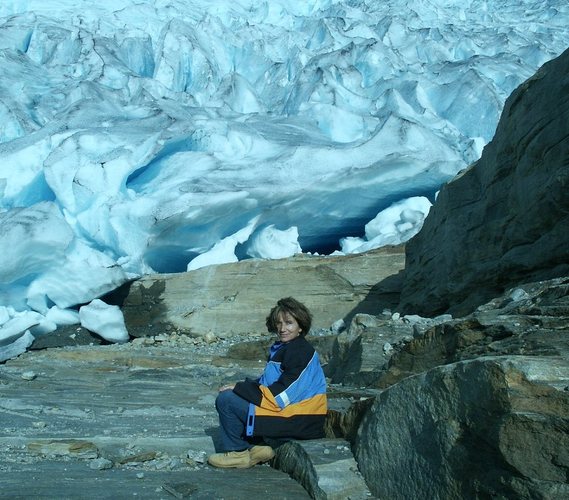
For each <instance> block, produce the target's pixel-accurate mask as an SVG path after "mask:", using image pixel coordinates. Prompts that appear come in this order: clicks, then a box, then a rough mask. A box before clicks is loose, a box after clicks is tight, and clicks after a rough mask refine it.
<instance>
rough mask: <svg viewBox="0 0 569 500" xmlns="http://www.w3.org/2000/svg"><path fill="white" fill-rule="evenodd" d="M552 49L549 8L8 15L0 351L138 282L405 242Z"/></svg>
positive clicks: (543, 1)
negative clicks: (210, 267)
mask: <svg viewBox="0 0 569 500" xmlns="http://www.w3.org/2000/svg"><path fill="white" fill-rule="evenodd" d="M568 40H569V5H568V4H567V2H566V0H522V1H520V0H518V1H513V0H495V1H484V0H461V1H457V0H447V1H443V0H406V1H404V0H385V1H381V2H380V1H372V0H304V1H292V0H289V1H284V0H271V1H258V0H257V1H252V0H232V1H216V0H208V1H205V0H145V1H142V0H98V1H97V2H92V1H90V0H4V1H3V2H2V4H1V5H0V62H1V67H2V70H1V71H0V91H1V92H0V117H1V120H0V194H1V196H0V249H1V251H2V252H3V255H4V259H3V260H2V261H0V350H1V349H2V348H3V347H4V348H8V347H9V346H13V344H14V342H16V341H17V340H18V339H19V338H20V337H22V340H21V341H20V343H19V345H23V346H25V347H23V349H25V348H26V347H27V346H28V345H29V335H26V336H25V341H23V340H24V335H25V334H29V333H30V332H31V334H32V335H35V336H37V335H44V334H48V333H49V332H51V331H53V330H55V329H56V328H57V326H58V325H64V324H75V323H80V322H81V314H80V310H81V308H82V307H86V306H89V305H90V304H91V305H90V307H91V309H94V310H95V311H100V313H99V318H100V319H99V321H100V322H101V324H104V323H105V321H104V317H105V315H106V313H105V308H104V307H100V306H101V305H100V304H99V302H96V303H94V304H93V301H95V300H97V299H99V298H100V297H102V296H103V295H104V294H105V293H107V292H109V291H111V290H114V289H115V288H117V287H118V286H120V285H121V284H123V283H125V282H127V281H129V280H132V279H135V278H137V277H139V276H142V275H144V274H147V273H153V272H161V273H172V272H183V271H187V270H191V269H197V268H199V267H203V266H207V265H213V264H219V263H223V262H232V261H238V260H243V259H248V258H262V259H270V258H283V257H287V256H291V255H294V254H296V253H299V252H304V253H309V254H310V253H313V254H314V253H317V254H320V255H327V254H331V253H338V252H343V253H353V252H362V251H366V250H369V249H371V248H377V247H379V246H382V245H390V244H398V243H402V242H404V241H406V240H407V239H409V238H410V237H412V236H413V235H414V234H416V232H417V231H418V230H419V229H420V227H421V225H422V221H423V220H424V218H425V216H426V214H427V213H428V210H429V207H430V206H431V204H432V203H433V202H434V200H435V196H436V192H437V191H438V189H439V188H440V186H441V185H442V184H443V183H444V182H446V181H448V180H449V179H450V178H452V177H453V176H455V175H456V174H457V173H458V172H460V171H461V170H462V169H464V168H466V167H467V166H468V165H469V164H471V163H472V162H474V161H476V160H477V159H478V158H479V157H480V154H481V151H482V149H483V147H484V146H485V144H487V143H488V142H489V141H490V140H491V138H492V136H493V133H494V130H495V127H496V124H497V122H498V118H499V115H500V113H501V110H502V106H503V104H504V101H505V99H506V97H507V96H508V95H509V94H510V93H511V92H512V90H513V89H514V88H516V87H517V86H518V85H519V84H520V83H522V82H523V81H524V80H526V79H527V78H529V77H530V76H531V75H533V74H534V73H535V71H536V70H537V69H538V68H539V67H540V66H541V65H542V64H543V63H544V62H546V61H548V60H550V59H552V58H554V57H556V56H557V55H559V54H560V53H561V52H562V51H563V50H564V49H565V48H567V42H568ZM94 306H96V307H94ZM86 315H87V314H86V313H85V314H84V315H83V316H86ZM112 315H113V317H112V321H115V316H116V313H115V312H113V313H112ZM91 316H93V314H91ZM95 316H96V315H95ZM119 323H120V321H119ZM114 324H116V322H115V323H114ZM113 328H115V329H114V330H113V332H115V333H111V334H109V335H107V336H108V338H109V340H111V341H117V339H119V340H120V341H124V332H123V331H122V330H120V331H121V333H120V334H116V331H117V330H116V327H113ZM99 330H101V331H100V332H97V333H99V334H100V335H101V336H103V337H105V335H106V334H105V329H104V328H102V329H101V328H99ZM10 352H13V349H11V350H10Z"/></svg>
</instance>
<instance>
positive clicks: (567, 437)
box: [330, 278, 569, 500]
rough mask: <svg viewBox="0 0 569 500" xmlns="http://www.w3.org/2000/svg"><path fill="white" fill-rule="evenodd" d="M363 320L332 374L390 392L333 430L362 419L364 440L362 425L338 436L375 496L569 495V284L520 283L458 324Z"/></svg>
mask: <svg viewBox="0 0 569 500" xmlns="http://www.w3.org/2000/svg"><path fill="white" fill-rule="evenodd" d="M363 319H365V325H366V327H365V328H362V326H361V321H360V325H359V326H357V327H350V330H348V332H347V333H346V334H340V335H339V336H338V338H337V341H336V342H337V345H336V346H335V347H334V349H333V352H334V354H333V355H332V359H331V361H330V366H332V367H334V366H336V367H342V366H343V365H344V364H346V366H347V369H345V370H344V371H341V370H339V369H338V370H336V371H335V372H334V376H335V377H336V382H338V383H341V382H342V381H343V380H345V381H349V382H350V383H354V381H359V382H360V383H362V384H365V385H367V386H372V387H376V388H377V389H378V390H379V392H377V393H376V397H375V401H374V402H373V403H372V401H373V400H365V401H364V403H365V404H363V403H362V402H359V403H358V405H359V408H358V405H356V404H355V403H354V404H352V405H351V407H350V408H349V409H347V410H344V411H343V412H342V415H341V416H340V417H339V418H338V419H336V418H333V419H331V421H330V425H332V423H333V421H335V420H338V422H339V424H337V425H336V426H335V428H342V424H343V423H345V422H346V419H347V418H348V415H350V417H349V421H351V422H356V426H357V433H356V434H357V435H356V437H355V438H354V437H352V438H348V437H347V435H348V433H349V432H352V433H353V426H352V428H351V430H347V431H344V432H341V431H340V432H338V433H337V434H336V435H340V436H346V438H347V439H350V441H352V442H354V446H355V454H356V459H357V461H358V464H359V467H360V470H361V471H362V474H363V476H364V478H365V479H366V482H367V484H368V486H369V487H370V489H371V491H372V493H373V494H375V495H377V496H379V497H380V498H394V499H396V498H419V497H422V498H426V497H428V498H489V497H493V498H519V499H533V498H542V499H551V500H553V499H558V498H569V472H568V471H569V454H568V453H567V451H566V450H567V449H569V447H568V445H569V278H557V279H553V280H549V281H543V282H537V283H528V284H525V285H520V286H518V287H515V288H512V289H510V290H508V291H507V292H506V293H505V294H504V295H503V296H501V297H497V298H495V299H493V300H492V301H490V302H488V303H487V304H484V305H482V306H480V307H479V308H478V309H477V310H476V311H475V312H473V313H472V314H470V315H468V316H465V317H462V318H458V319H452V318H449V317H448V316H445V317H440V318H438V319H428V318H420V317H411V316H409V317H405V316H404V317H399V316H398V315H397V314H395V315H392V316H391V318H388V317H387V315H386V314H383V315H379V316H377V317H375V322H374V318H373V317H372V316H369V315H366V316H364V317H363ZM354 323H355V322H353V324H354ZM394 332H395V333H394ZM397 332H398V333H397ZM386 338H388V339H391V341H392V344H391V345H392V347H393V349H392V351H391V352H390V353H386V352H385V351H384V345H385V343H386ZM348 339H349V340H348ZM397 339H399V340H398V341H395V340H397ZM374 344H375V345H374ZM361 346H365V350H364V349H361ZM370 352H371V353H381V355H380V356H376V357H375V363H374V362H372V361H373V358H371V357H370V356H368V354H369V353H370ZM335 356H340V357H341V359H340V360H337V359H335ZM348 361H349V362H348ZM358 370H359V372H358ZM342 377H343V378H342ZM370 404H371V409H370V410H368V409H367V408H369V407H370ZM331 413H332V414H333V413H334V411H332V412H331ZM358 419H359V421H360V422H361V424H359V423H358ZM344 427H346V426H345V425H344ZM352 435H353V434H352ZM402 478H406V479H405V480H402Z"/></svg>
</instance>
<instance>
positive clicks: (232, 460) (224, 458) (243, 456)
mask: <svg viewBox="0 0 569 500" xmlns="http://www.w3.org/2000/svg"><path fill="white" fill-rule="evenodd" d="M207 461H208V463H209V464H210V465H213V466H214V467H223V468H229V467H232V468H234V469H248V468H249V467H252V466H253V464H252V463H251V455H250V454H249V450H244V451H228V452H226V453H214V454H213V455H210V456H209V457H208V459H207Z"/></svg>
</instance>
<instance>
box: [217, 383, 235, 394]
mask: <svg viewBox="0 0 569 500" xmlns="http://www.w3.org/2000/svg"><path fill="white" fill-rule="evenodd" d="M234 387H235V384H226V385H222V386H221V387H220V388H219V392H222V391H232V390H233V388H234Z"/></svg>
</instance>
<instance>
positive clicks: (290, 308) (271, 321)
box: [266, 297, 312, 335]
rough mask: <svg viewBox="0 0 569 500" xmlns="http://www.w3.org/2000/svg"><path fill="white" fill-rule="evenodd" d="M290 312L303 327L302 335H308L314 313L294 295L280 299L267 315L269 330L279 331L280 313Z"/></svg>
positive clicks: (272, 331)
mask: <svg viewBox="0 0 569 500" xmlns="http://www.w3.org/2000/svg"><path fill="white" fill-rule="evenodd" d="M286 313H288V314H290V315H291V316H292V317H293V318H294V319H295V320H296V322H297V323H298V326H300V328H301V332H300V334H301V335H306V334H308V332H309V331H310V326H311V325H312V314H311V313H310V311H309V310H308V308H307V307H306V306H305V305H304V304H303V303H301V302H299V301H298V300H296V299H294V298H292V297H286V298H283V299H280V300H279V301H278V302H277V305H276V306H275V307H273V308H272V309H271V312H270V313H269V315H268V316H267V322H266V324H267V330H269V332H271V333H276V332H277V322H278V318H279V314H286Z"/></svg>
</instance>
